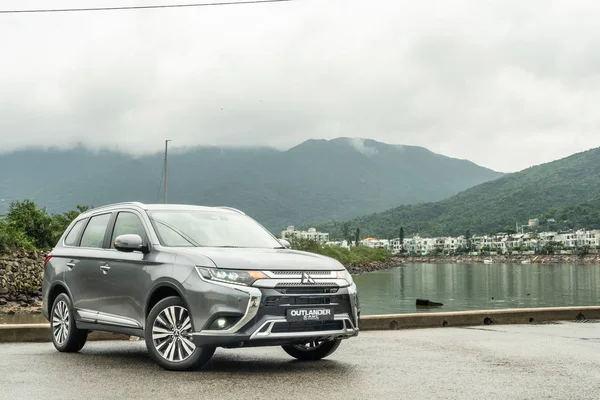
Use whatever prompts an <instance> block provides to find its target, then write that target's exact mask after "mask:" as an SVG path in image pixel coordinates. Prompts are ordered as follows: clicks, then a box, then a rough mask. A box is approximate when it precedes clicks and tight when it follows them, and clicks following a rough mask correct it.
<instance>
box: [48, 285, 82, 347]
mask: <svg viewBox="0 0 600 400" xmlns="http://www.w3.org/2000/svg"><path fill="white" fill-rule="evenodd" d="M50 331H51V334H52V343H53V344H54V347H55V348H56V350H58V351H61V352H65V353H74V352H77V351H79V350H81V349H82V348H83V346H84V345H85V342H86V341H87V337H88V331H87V330H84V329H77V326H76V325H75V316H74V313H73V307H72V304H71V299H70V298H69V296H67V295H66V294H65V293H61V294H59V295H58V296H57V297H56V299H55V300H54V304H53V305H52V310H51V313H50Z"/></svg>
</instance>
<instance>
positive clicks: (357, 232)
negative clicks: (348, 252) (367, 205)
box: [355, 228, 360, 247]
mask: <svg viewBox="0 0 600 400" xmlns="http://www.w3.org/2000/svg"><path fill="white" fill-rule="evenodd" d="M359 241H360V228H356V241H355V244H356V247H358V242H359Z"/></svg>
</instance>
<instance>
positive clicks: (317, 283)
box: [275, 282, 331, 288]
mask: <svg viewBox="0 0 600 400" xmlns="http://www.w3.org/2000/svg"><path fill="white" fill-rule="evenodd" d="M309 285H310V286H331V283H330V282H315V283H310V284H307V283H302V282H281V283H278V284H277V285H275V287H276V288H278V287H283V286H309Z"/></svg>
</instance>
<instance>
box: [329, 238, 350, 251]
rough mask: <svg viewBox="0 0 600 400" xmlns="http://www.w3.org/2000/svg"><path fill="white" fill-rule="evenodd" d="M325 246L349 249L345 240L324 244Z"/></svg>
mask: <svg viewBox="0 0 600 400" xmlns="http://www.w3.org/2000/svg"><path fill="white" fill-rule="evenodd" d="M325 246H329V247H343V248H344V249H349V248H350V245H349V244H348V242H347V241H346V240H339V241H334V242H326V243H325Z"/></svg>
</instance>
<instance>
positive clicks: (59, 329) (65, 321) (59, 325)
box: [52, 300, 71, 345]
mask: <svg viewBox="0 0 600 400" xmlns="http://www.w3.org/2000/svg"><path fill="white" fill-rule="evenodd" d="M70 322H71V321H70V320H69V307H68V306H67V303H65V302H64V301H62V300H61V301H59V302H58V303H56V306H55V307H54V312H53V313H52V334H53V335H54V340H56V343H58V344H59V345H62V344H63V343H64V342H65V341H66V340H67V338H68V337H69V325H70Z"/></svg>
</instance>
